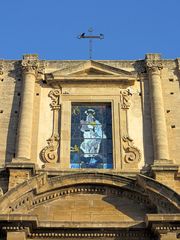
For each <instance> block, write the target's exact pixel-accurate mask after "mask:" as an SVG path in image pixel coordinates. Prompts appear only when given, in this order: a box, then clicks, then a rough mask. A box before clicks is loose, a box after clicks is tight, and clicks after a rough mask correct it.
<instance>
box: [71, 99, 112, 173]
mask: <svg viewBox="0 0 180 240" xmlns="http://www.w3.org/2000/svg"><path fill="white" fill-rule="evenodd" d="M112 162H113V161H112V117H111V105H110V104H106V103H99V104H73V106H72V117H71V163H70V167H71V168H104V169H110V168H113V164H112Z"/></svg>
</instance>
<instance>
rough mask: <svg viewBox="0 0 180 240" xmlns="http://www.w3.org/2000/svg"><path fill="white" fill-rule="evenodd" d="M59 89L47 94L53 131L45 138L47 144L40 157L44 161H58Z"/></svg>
mask: <svg viewBox="0 0 180 240" xmlns="http://www.w3.org/2000/svg"><path fill="white" fill-rule="evenodd" d="M60 94H61V92H60V90H59V89H55V90H51V91H50V92H49V94H48V96H49V97H50V98H51V99H52V102H51V103H50V107H51V109H52V111H53V131H52V135H51V137H50V138H49V139H48V140H47V144H48V146H46V147H45V148H43V149H42V151H41V157H42V160H43V162H45V163H56V162H57V161H58V148H59V141H60V137H59V131H58V111H59V110H60V103H59V101H60Z"/></svg>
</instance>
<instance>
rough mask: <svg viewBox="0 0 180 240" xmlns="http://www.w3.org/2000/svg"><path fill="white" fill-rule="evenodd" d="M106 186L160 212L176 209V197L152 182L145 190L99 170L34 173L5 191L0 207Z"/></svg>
mask: <svg viewBox="0 0 180 240" xmlns="http://www.w3.org/2000/svg"><path fill="white" fill-rule="evenodd" d="M140 177H141V176H140ZM140 177H138V179H140ZM141 178H142V177H141ZM138 182H139V181H138ZM157 184H160V183H157ZM140 186H141V187H140ZM107 187H108V188H110V189H111V190H112V191H111V192H112V193H113V194H115V195H118V196H120V197H121V196H123V197H126V198H129V199H132V200H135V201H139V202H142V203H144V204H145V205H148V206H149V207H153V206H154V205H153V203H155V205H156V206H157V207H158V205H160V208H161V209H163V212H167V213H170V212H178V211H179V208H178V202H177V201H178V200H177V199H170V197H169V196H167V194H165V192H164V193H163V191H161V192H160V193H158V192H157V191H156V186H154V188H153V186H152V189H154V190H151V191H148V192H146V190H144V189H145V188H144V187H143V188H144V189H143V188H142V184H139V183H138V184H137V182H136V180H133V179H130V178H127V177H122V176H118V175H112V174H103V173H76V174H69V175H64V176H57V177H52V178H48V177H47V175H46V174H41V175H38V176H35V177H33V178H31V179H29V180H27V181H25V182H24V183H22V184H20V185H18V186H17V187H15V188H13V189H12V190H10V191H9V192H7V193H6V194H5V195H4V196H3V197H2V198H1V199H0V209H1V210H2V213H4V214H5V213H11V212H12V211H13V210H14V211H16V210H17V209H18V208H21V207H25V206H26V209H27V210H28V209H31V208H33V207H35V206H36V205H39V204H44V203H45V202H47V201H52V200H54V199H57V198H59V197H61V196H64V195H66V194H78V193H80V192H82V193H92V191H94V192H93V193H97V194H98V193H99V194H102V193H103V192H104V194H105V193H106V190H104V189H105V188H107ZM161 188H162V189H163V188H164V185H162V184H161ZM154 192H156V195H154ZM154 198H157V199H158V201H154V202H153V201H152V199H154Z"/></svg>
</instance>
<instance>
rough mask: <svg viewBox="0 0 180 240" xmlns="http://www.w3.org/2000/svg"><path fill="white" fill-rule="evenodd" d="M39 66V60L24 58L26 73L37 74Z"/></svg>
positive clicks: (23, 67) (23, 66)
mask: <svg viewBox="0 0 180 240" xmlns="http://www.w3.org/2000/svg"><path fill="white" fill-rule="evenodd" d="M38 66H39V64H38V60H29V59H24V60H22V69H23V72H24V73H34V74H36V71H37V68H38Z"/></svg>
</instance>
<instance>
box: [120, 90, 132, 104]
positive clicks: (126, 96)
mask: <svg viewBox="0 0 180 240" xmlns="http://www.w3.org/2000/svg"><path fill="white" fill-rule="evenodd" d="M120 93H121V107H122V108H123V109H129V108H130V96H132V93H131V91H130V89H126V90H122V91H121V92H120Z"/></svg>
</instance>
